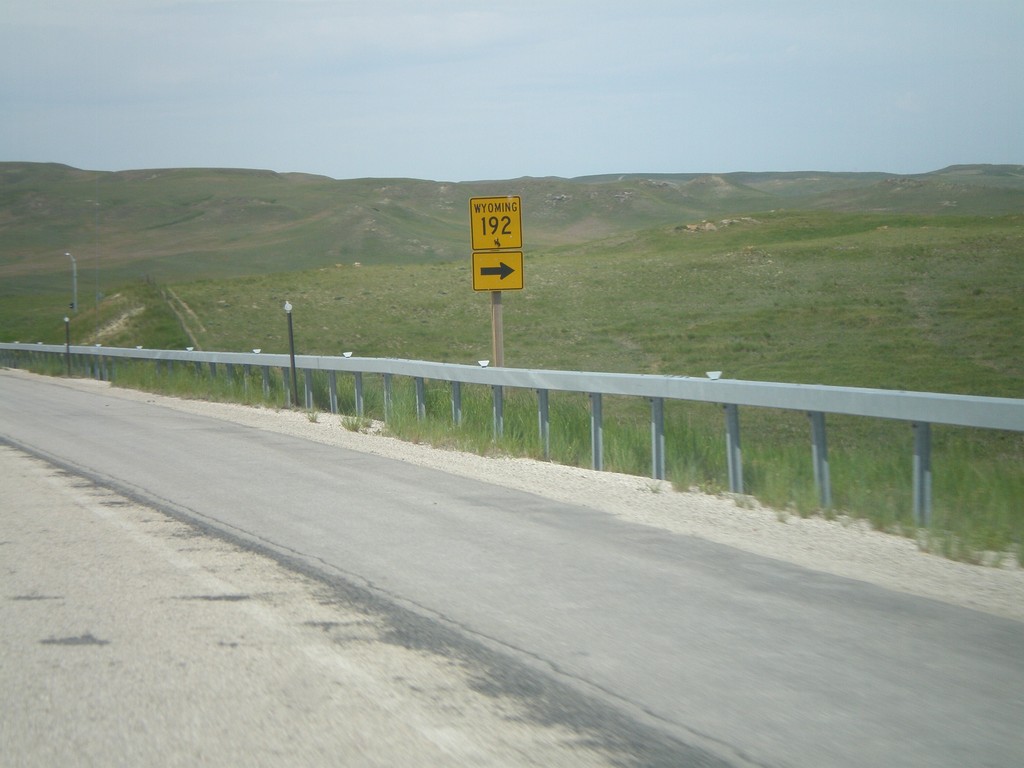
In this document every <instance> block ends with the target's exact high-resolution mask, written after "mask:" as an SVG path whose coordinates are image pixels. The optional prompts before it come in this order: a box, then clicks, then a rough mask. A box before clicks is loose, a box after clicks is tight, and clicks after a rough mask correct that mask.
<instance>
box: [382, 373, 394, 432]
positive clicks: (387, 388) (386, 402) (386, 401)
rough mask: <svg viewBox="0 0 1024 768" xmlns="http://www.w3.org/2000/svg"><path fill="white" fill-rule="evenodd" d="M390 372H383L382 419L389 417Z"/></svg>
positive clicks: (390, 404) (385, 419) (390, 403)
mask: <svg viewBox="0 0 1024 768" xmlns="http://www.w3.org/2000/svg"><path fill="white" fill-rule="evenodd" d="M391 406H392V402H391V374H390V373H385V374H384V421H387V420H388V419H389V418H391Z"/></svg>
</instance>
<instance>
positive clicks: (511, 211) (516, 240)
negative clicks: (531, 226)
mask: <svg viewBox="0 0 1024 768" xmlns="http://www.w3.org/2000/svg"><path fill="white" fill-rule="evenodd" d="M469 220H470V223H471V225H472V232H473V250H474V251H498V250H503V249H506V248H522V247H523V205H522V202H521V201H520V199H519V196H518V195H508V196H506V197H472V198H470V200H469ZM520 287H522V286H520Z"/></svg>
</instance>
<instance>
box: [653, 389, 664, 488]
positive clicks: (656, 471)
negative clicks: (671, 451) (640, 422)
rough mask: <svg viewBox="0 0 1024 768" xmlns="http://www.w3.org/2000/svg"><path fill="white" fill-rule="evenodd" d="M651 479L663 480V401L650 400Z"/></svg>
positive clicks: (662, 399)
mask: <svg viewBox="0 0 1024 768" xmlns="http://www.w3.org/2000/svg"><path fill="white" fill-rule="evenodd" d="M651 477H652V478H653V479H655V480H664V479H665V399H664V398H662V397H652V398H651Z"/></svg>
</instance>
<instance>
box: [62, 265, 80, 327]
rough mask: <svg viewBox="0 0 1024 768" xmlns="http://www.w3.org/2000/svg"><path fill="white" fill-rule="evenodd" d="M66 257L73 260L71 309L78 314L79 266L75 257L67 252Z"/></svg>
mask: <svg viewBox="0 0 1024 768" xmlns="http://www.w3.org/2000/svg"><path fill="white" fill-rule="evenodd" d="M64 255H65V256H67V257H68V258H69V259H71V309H72V311H74V312H78V264H77V263H75V257H74V256H72V255H71V254H70V253H68V252H67V251H65V252H64Z"/></svg>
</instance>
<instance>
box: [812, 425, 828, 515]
mask: <svg viewBox="0 0 1024 768" xmlns="http://www.w3.org/2000/svg"><path fill="white" fill-rule="evenodd" d="M807 416H808V417H809V418H810V420H811V460H812V461H813V462H814V485H815V486H816V487H817V489H818V501H819V503H820V504H821V506H822V507H825V508H826V509H827V508H829V507H831V506H832V480H831V477H830V474H829V469H828V438H827V436H826V434H825V414H824V413H820V412H817V411H813V412H811V413H808V414H807Z"/></svg>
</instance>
